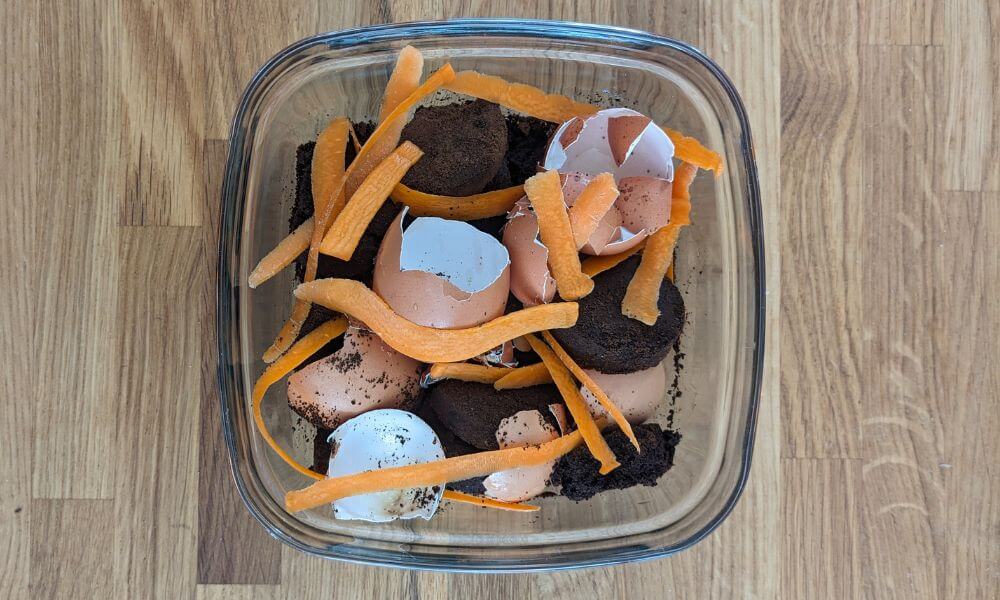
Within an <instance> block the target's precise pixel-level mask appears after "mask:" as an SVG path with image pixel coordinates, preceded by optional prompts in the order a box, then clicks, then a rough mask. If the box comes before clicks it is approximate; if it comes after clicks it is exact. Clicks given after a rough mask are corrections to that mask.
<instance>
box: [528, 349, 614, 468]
mask: <svg viewBox="0 0 1000 600" xmlns="http://www.w3.org/2000/svg"><path fill="white" fill-rule="evenodd" d="M524 337H525V339H527V340H528V343H529V344H531V349H532V350H534V351H535V353H536V354H538V356H540V357H541V358H542V362H543V363H544V364H545V367H546V368H547V369H548V370H549V373H550V374H551V375H552V381H554V382H555V383H556V387H558V388H559V393H560V394H562V397H563V401H564V402H565V403H566V408H568V409H569V413H570V414H571V415H573V420H574V421H575V422H576V426H577V428H578V430H579V432H580V434H581V435H582V436H583V440H584V442H586V444H587V449H588V450H590V453H591V454H592V455H594V458H596V459H597V460H598V462H600V463H601V468H600V469H599V471H600V473H601V475H606V474H607V473H610V472H611V471H613V470H615V469H616V468H617V467H618V466H619V465H620V463H619V462H618V459H617V458H616V457H615V453H614V452H612V451H611V447H610V446H608V442H607V441H606V440H605V439H604V436H602V435H601V430H600V428H598V426H597V423H595V422H594V417H593V415H591V414H590V410H589V409H588V408H587V403H586V402H585V401H584V399H583V396H582V395H580V389H579V388H578V387H577V385H576V382H574V381H573V376H572V375H570V372H569V370H568V369H567V368H566V367H565V366H564V365H563V364H562V362H561V361H560V360H559V357H558V356H556V354H555V352H553V351H552V349H551V348H549V347H548V346H546V345H545V343H544V342H542V341H541V340H539V339H538V338H537V337H535V336H534V335H530V334H529V335H526V336H524Z"/></svg>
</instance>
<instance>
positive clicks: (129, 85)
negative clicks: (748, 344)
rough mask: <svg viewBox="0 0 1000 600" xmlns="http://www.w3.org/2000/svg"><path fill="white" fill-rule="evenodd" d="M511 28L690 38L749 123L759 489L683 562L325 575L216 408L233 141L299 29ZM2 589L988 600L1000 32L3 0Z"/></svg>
mask: <svg viewBox="0 0 1000 600" xmlns="http://www.w3.org/2000/svg"><path fill="white" fill-rule="evenodd" d="M457 16H519V17H523V18H528V17H537V18H556V19H569V20H580V21H589V22H596V23H610V24H617V25H624V26H631V27H637V28H641V29H646V30H649V31H653V32H656V33H660V34H664V35H670V36H675V37H679V38H681V39H686V40H689V41H691V42H694V43H695V44H696V45H698V46H700V47H702V48H703V49H704V50H705V51H706V52H707V53H708V54H709V55H710V56H712V57H713V58H715V59H716V60H717V61H718V62H719V63H720V64H721V65H722V67H723V68H724V69H725V70H726V71H727V73H729V75H730V76H731V77H732V78H733V80H734V81H735V83H736V85H737V87H738V88H739V90H740V92H741V94H742V96H743V99H744V102H745V104H746V105H747V109H748V112H749V114H750V117H751V121H752V123H751V125H752V129H753V132H754V137H755V142H756V148H755V151H756V155H757V161H758V165H759V166H760V175H761V192H762V198H763V199H764V207H763V208H764V217H765V223H766V233H767V237H768V245H767V248H766V260H767V264H768V273H767V285H768V302H769V312H768V315H767V324H768V347H767V351H768V355H767V359H768V360H767V364H766V366H765V383H764V388H763V396H762V404H761V411H760V415H759V429H758V436H757V447H756V451H755V455H754V466H753V472H752V475H751V479H750V482H749V486H748V488H747V491H746V494H745V496H744V498H743V499H742V500H741V502H740V503H739V505H738V506H737V508H736V509H735V511H734V512H733V514H732V515H731V516H730V517H729V518H728V520H727V521H726V522H725V523H724V524H723V525H722V526H721V527H720V529H719V530H718V531H717V532H715V533H714V534H713V535H711V536H710V537H709V538H707V539H706V540H704V541H703V542H702V543H700V544H699V545H697V546H696V547H695V548H693V549H691V550H690V551H688V552H684V553H682V554H680V555H677V556H675V557H673V558H671V559H667V560H661V561H654V562H650V563H644V564H640V565H629V566H623V567H616V568H612V569H600V570H588V571H580V572H571V573H550V574H537V575H503V576H478V575H446V574H438V573H409V572H402V571H395V570H387V569H380V568H372V567H362V566H357V565H346V564H339V563H331V562H328V561H322V560H318V559H314V558H310V557H307V556H304V555H302V554H299V553H297V552H295V551H293V550H291V549H289V548H284V547H282V546H280V545H279V543H278V542H276V541H274V540H272V539H270V538H269V537H267V536H266V534H264V533H263V530H262V529H261V528H260V527H259V526H258V525H257V524H256V523H255V522H254V521H253V520H252V519H251V518H250V517H249V515H248V514H247V512H246V510H245V509H244V508H243V507H242V505H241V503H240V501H239V500H238V498H237V496H236V493H235V489H234V486H233V485H232V483H231V480H230V475H229V472H228V470H229V466H228V461H227V458H226V456H225V449H224V446H223V444H222V440H221V436H220V433H219V431H218V427H219V425H218V415H217V402H218V399H217V398H216V397H215V392H214V374H215V368H216V364H215V358H214V357H215V353H214V342H213V340H212V339H211V335H210V334H211V332H212V330H213V328H214V323H213V316H212V315H213V312H214V296H213V289H214V286H213V281H214V263H215V260H216V258H215V240H216V236H217V230H216V228H217V219H218V214H217V211H218V208H217V207H218V193H219V186H220V176H221V172H222V167H223V161H224V159H225V152H226V149H225V141H224V138H225V136H226V135H228V127H229V119H230V117H231V114H232V111H233V109H234V108H235V105H236V102H237V101H238V98H239V95H240V93H241V92H242V89H243V87H244V85H245V84H246V82H247V81H248V80H249V78H250V77H251V76H252V74H253V73H254V71H255V70H256V69H257V68H258V67H259V66H260V65H261V64H262V63H263V62H264V61H265V60H267V58H269V57H270V56H272V55H273V54H274V53H275V52H277V51H278V50H280V49H281V48H283V47H284V46H286V45H288V44H290V43H292V42H294V41H296V40H298V39H300V38H302V37H305V36H307V35H311V34H314V33H317V32H319V31H326V30H334V29H341V28H345V27H354V26H360V25H366V24H371V23H379V22H387V21H405V20H420V19H434V18H450V17H457ZM0 28H2V30H3V34H4V35H3V36H2V38H0V49H2V57H0V61H2V64H3V66H4V73H5V74H6V75H7V76H6V77H5V78H4V80H3V83H0V98H2V100H3V105H4V107H5V110H4V111H2V113H0V127H2V130H0V135H2V139H4V141H5V143H4V144H3V145H2V146H0V152H2V159H3V160H2V161H0V176H2V180H0V191H2V194H3V196H2V202H0V211H2V213H0V252H2V253H3V254H2V256H3V257H4V260H2V261H0V278H2V279H3V281H4V285H0V326H2V332H3V335H0V352H3V355H4V356H5V357H6V358H7V365H8V375H7V376H6V377H4V378H2V379H3V381H2V383H0V392H2V394H3V401H2V402H0V427H2V428H3V431H4V434H5V442H6V443H5V444H4V445H3V451H2V452H0V482H2V483H3V485H2V486H0V597H4V598H29V597H31V598H35V597H46V598H47V597H53V598H59V597H122V598H132V597H143V598H146V597H150V598H152V597H167V598H198V599H202V600H221V599H228V598H260V599H276V598H311V597H315V598H328V597H331V596H332V597H338V598H352V599H353V598H386V597H392V598H396V597H404V598H456V599H458V598H463V599H464V598H477V599H479V598H482V599H483V600H485V599H489V598H529V599H543V598H544V599H546V600H549V599H554V598H578V597H580V595H581V594H586V595H588V596H594V597H603V598H618V597H628V598H661V597H679V598H727V599H728V598H744V597H745V598H778V597H790V598H811V597H816V598H823V597H835V598H849V597H866V598H892V597H903V598H962V599H965V598H991V597H995V590H996V589H1000V572H998V570H997V567H996V565H997V564H1000V533H998V532H1000V477H998V476H997V473H996V467H995V463H996V460H995V457H996V456H1000V415H998V414H997V411H996V406H997V401H998V396H997V390H998V389H1000V380H998V379H1000V375H998V370H997V368H996V365H997V364H1000V350H998V343H997V340H998V339H1000V301H998V298H1000V288H998V284H997V281H998V280H1000V255H998V253H997V251H996V249H997V247H998V245H1000V161H998V160H997V159H996V157H997V156H998V155H1000V104H998V100H997V98H998V97H1000V75H998V73H1000V41H998V40H1000V10H998V9H997V8H996V3H995V2H989V1H988V0H956V1H955V2H941V1H933V2H919V1H914V0H891V1H887V2H860V3H855V2H847V3H844V2H834V1H832V0H826V1H821V2H814V3H808V4H805V3H799V2H791V1H786V2H782V3H781V4H780V5H779V4H778V3H760V2H751V1H750V0H741V1H738V2H724V1H722V0H677V1H671V2H669V3H667V2H660V1H652V0H648V1H647V0H619V1H615V2H604V1H600V0H575V1H574V0H564V1H559V0H554V1H551V2H540V3H539V2H524V1H520V0H430V1H420V0H366V1H360V2H319V1H316V0H294V1H293V2H287V3H275V2H271V1H264V0H253V1H250V2H230V1H226V0H211V1H208V2H204V3H187V2H176V1H171V0H168V1H164V2H153V1H149V0H140V1H135V2H111V3H99V2H82V3H63V4H61V5H56V4H53V3H48V4H45V3H28V4H26V5H24V6H21V5H16V3H4V4H3V5H0Z"/></svg>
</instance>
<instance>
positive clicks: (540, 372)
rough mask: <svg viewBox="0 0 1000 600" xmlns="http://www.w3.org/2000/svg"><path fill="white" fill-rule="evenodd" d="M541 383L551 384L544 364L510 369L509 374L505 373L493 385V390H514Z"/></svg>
mask: <svg viewBox="0 0 1000 600" xmlns="http://www.w3.org/2000/svg"><path fill="white" fill-rule="evenodd" d="M543 383H552V375H550V374H549V370H548V368H547V367H546V366H545V363H535V364H533V365H528V366H526V367H517V368H516V369H511V370H510V373H507V374H506V375H504V376H503V377H501V378H500V379H497V380H496V382H494V383H493V388H494V389H498V390H515V389H520V388H526V387H531V386H533V385H541V384H543Z"/></svg>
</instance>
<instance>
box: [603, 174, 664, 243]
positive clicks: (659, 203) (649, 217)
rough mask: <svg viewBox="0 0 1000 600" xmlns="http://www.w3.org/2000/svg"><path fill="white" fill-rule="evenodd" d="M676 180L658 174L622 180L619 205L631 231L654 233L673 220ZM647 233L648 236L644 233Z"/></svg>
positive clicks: (619, 186) (616, 205)
mask: <svg viewBox="0 0 1000 600" xmlns="http://www.w3.org/2000/svg"><path fill="white" fill-rule="evenodd" d="M673 187H674V184H673V182H671V181H667V180H666V179H659V178H656V177H626V178H624V179H622V180H621V181H619V182H618V192H619V196H618V200H616V201H615V207H616V208H617V209H618V212H619V213H620V214H621V218H622V225H624V226H625V227H627V228H628V229H629V231H634V232H638V231H642V230H645V231H646V232H647V233H652V232H654V231H656V230H657V229H659V228H660V227H663V226H665V225H666V224H667V223H669V222H670V192H671V191H672V190H673ZM644 237H645V236H644Z"/></svg>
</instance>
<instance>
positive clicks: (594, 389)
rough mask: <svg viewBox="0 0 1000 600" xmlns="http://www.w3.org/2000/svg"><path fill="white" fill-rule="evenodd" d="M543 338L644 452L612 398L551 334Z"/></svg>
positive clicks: (543, 333)
mask: <svg viewBox="0 0 1000 600" xmlns="http://www.w3.org/2000/svg"><path fill="white" fill-rule="evenodd" d="M542 337H543V338H545V341H546V342H547V343H548V344H549V347H551V348H552V351H553V352H555V354H556V357H558V358H559V360H560V361H562V364H563V365H564V366H565V367H566V368H567V369H569V372H570V373H572V374H573V377H576V379H577V381H579V382H580V383H582V384H583V385H584V387H586V388H587V389H588V390H590V393H591V394H593V395H594V397H595V398H597V401H598V402H600V404H601V406H602V407H604V410H606V411H608V414H609V415H611V418H612V419H613V420H614V422H615V424H617V425H618V428H619V429H621V430H622V433H624V434H625V435H626V436H628V439H629V441H631V442H632V445H633V446H635V449H636V451H637V452H641V451H642V450H641V448H639V440H637V439H636V437H635V434H634V433H632V424H631V423H629V422H628V419H626V418H625V415H623V414H622V411H621V410H619V408H618V406H617V405H616V404H615V403H614V402H613V401H612V400H611V398H609V397H608V395H607V394H606V393H604V390H602V389H601V386H599V385H597V382H596V381H594V379H593V378H592V377H591V376H590V375H587V372H586V371H584V370H583V369H581V368H580V365H578V364H576V361H575V360H573V358H572V357H571V356H570V355H569V354H567V353H566V351H565V350H563V347H562V346H560V345H559V342H557V341H556V338H554V337H552V334H551V333H549V332H548V331H543V332H542Z"/></svg>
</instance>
